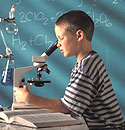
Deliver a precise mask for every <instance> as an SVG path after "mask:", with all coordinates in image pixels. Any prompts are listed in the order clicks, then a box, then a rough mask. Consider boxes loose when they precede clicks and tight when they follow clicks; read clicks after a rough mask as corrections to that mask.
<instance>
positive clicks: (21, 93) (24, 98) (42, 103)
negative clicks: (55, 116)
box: [14, 85, 70, 113]
mask: <svg viewBox="0 0 125 130" xmlns="http://www.w3.org/2000/svg"><path fill="white" fill-rule="evenodd" d="M14 96H15V99H16V101H17V102H20V103H21V102H23V103H26V104H31V105H33V106H36V107H37V108H42V109H48V110H49V111H50V112H62V113H70V111H69V110H68V109H67V108H66V107H65V106H64V105H63V104H62V103H61V100H60V99H51V98H44V97H40V96H37V95H34V94H32V93H30V92H29V90H28V88H27V86H26V85H24V87H23V88H19V87H14Z"/></svg>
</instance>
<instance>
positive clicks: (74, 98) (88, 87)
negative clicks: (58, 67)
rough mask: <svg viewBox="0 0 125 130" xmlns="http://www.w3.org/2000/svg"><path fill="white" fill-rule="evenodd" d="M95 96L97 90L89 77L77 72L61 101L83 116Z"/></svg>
mask: <svg viewBox="0 0 125 130" xmlns="http://www.w3.org/2000/svg"><path fill="white" fill-rule="evenodd" d="M95 94H96V89H95V86H94V84H93V81H92V80H91V79H90V78H89V76H86V75H84V74H83V73H80V72H77V73H75V74H74V75H72V76H71V79H70V83H69V85H68V86H67V88H66V90H65V94H64V97H63V98H61V101H62V103H63V104H64V106H66V107H67V108H68V109H69V110H70V111H72V112H73V113H75V114H77V115H79V116H81V115H82V114H83V113H84V111H85V109H87V107H89V105H90V104H91V102H92V100H93V99H94V95H95Z"/></svg>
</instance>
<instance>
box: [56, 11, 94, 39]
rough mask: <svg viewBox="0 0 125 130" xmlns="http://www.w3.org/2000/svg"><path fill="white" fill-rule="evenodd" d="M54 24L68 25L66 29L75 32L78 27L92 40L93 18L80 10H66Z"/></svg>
mask: <svg viewBox="0 0 125 130" xmlns="http://www.w3.org/2000/svg"><path fill="white" fill-rule="evenodd" d="M55 25H57V26H58V25H59V26H60V25H68V26H67V28H66V31H69V32H71V34H75V33H76V32H77V31H78V30H79V29H81V30H82V31H83V32H84V34H85V36H86V39H87V40H88V41H91V40H92V36H93V32H94V22H93V20H92V19H91V18H90V17H89V16H88V15H87V14H86V13H85V12H83V11H81V10H73V11H70V12H67V13H65V14H63V15H62V16H60V17H59V18H58V19H57V21H56V24H55Z"/></svg>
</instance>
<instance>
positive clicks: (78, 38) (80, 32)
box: [76, 29, 84, 41]
mask: <svg viewBox="0 0 125 130" xmlns="http://www.w3.org/2000/svg"><path fill="white" fill-rule="evenodd" d="M76 37H77V40H78V41H81V40H82V39H83V38H84V32H83V31H82V30H81V29H79V30H78V31H77V32H76Z"/></svg>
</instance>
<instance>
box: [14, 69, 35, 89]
mask: <svg viewBox="0 0 125 130" xmlns="http://www.w3.org/2000/svg"><path fill="white" fill-rule="evenodd" d="M36 67H38V66H28V67H22V68H17V69H14V87H19V86H21V85H22V84H21V83H22V75H23V74H25V73H27V72H29V71H31V70H33V69H35V68H36Z"/></svg>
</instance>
